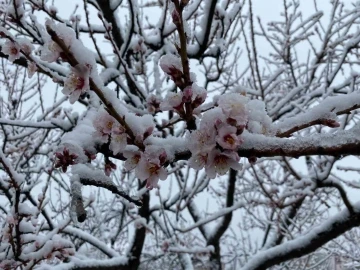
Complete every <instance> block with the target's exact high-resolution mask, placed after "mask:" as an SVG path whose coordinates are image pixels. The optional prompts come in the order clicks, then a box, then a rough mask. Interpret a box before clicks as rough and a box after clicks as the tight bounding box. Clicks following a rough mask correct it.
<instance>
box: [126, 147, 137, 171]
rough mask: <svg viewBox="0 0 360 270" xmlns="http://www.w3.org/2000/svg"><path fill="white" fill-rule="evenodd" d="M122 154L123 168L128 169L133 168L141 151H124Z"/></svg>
mask: <svg viewBox="0 0 360 270" xmlns="http://www.w3.org/2000/svg"><path fill="white" fill-rule="evenodd" d="M123 155H124V157H125V158H126V161H125V164H124V168H125V169H126V170H128V171H131V170H133V169H135V167H136V166H137V165H138V163H139V161H140V158H141V153H140V152H139V151H125V152H124V153H123Z"/></svg>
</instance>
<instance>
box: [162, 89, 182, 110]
mask: <svg viewBox="0 0 360 270" xmlns="http://www.w3.org/2000/svg"><path fill="white" fill-rule="evenodd" d="M182 102H183V94H182V92H178V93H174V92H170V93H168V94H167V95H166V97H165V99H164V101H163V102H161V104H160V109H161V110H163V111H167V110H173V109H176V108H178V107H179V106H180V105H181V104H182Z"/></svg>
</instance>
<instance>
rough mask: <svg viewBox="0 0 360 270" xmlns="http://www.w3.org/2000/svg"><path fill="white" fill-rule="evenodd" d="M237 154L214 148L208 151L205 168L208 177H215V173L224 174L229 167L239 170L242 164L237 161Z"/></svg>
mask: <svg viewBox="0 0 360 270" xmlns="http://www.w3.org/2000/svg"><path fill="white" fill-rule="evenodd" d="M239 160H240V158H239V156H238V154H237V153H236V152H234V151H228V150H227V151H224V152H221V151H220V150H218V149H214V150H212V151H211V152H210V154H209V158H208V162H207V164H206V167H205V170H206V174H207V175H208V176H209V177H210V178H215V177H216V175H217V174H218V175H224V174H226V173H227V172H228V171H229V169H230V168H232V169H234V170H241V169H242V165H241V164H240V163H239Z"/></svg>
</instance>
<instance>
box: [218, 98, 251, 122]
mask: <svg viewBox="0 0 360 270" xmlns="http://www.w3.org/2000/svg"><path fill="white" fill-rule="evenodd" d="M247 101H248V100H247V98H246V97H244V96H242V95H240V94H238V93H230V94H225V95H223V96H221V97H220V98H219V101H218V105H219V107H220V108H221V109H222V110H223V112H224V114H225V115H226V116H227V117H228V118H230V119H234V120H236V124H237V125H246V123H247V121H248V110H247V106H246V104H247Z"/></svg>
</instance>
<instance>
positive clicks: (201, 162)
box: [188, 153, 208, 170]
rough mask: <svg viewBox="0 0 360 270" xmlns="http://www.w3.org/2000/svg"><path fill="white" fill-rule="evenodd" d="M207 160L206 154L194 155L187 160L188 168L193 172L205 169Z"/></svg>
mask: <svg viewBox="0 0 360 270" xmlns="http://www.w3.org/2000/svg"><path fill="white" fill-rule="evenodd" d="M207 160H208V154H207V153H196V154H192V155H191V158H190V159H189V163H188V164H189V166H190V167H191V168H193V169H195V170H201V169H202V168H204V167H205V165H206V163H207Z"/></svg>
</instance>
